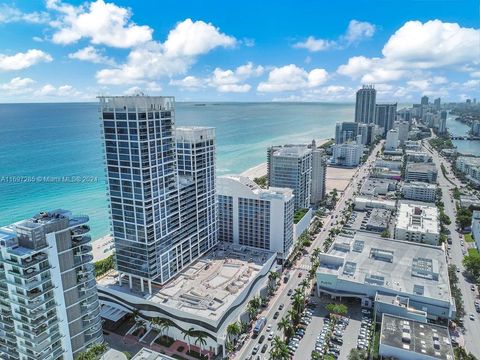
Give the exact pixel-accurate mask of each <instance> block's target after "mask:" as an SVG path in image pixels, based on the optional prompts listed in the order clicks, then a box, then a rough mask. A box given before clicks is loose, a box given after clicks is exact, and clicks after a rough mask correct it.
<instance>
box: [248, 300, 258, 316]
mask: <svg viewBox="0 0 480 360" xmlns="http://www.w3.org/2000/svg"><path fill="white" fill-rule="evenodd" d="M257 312H258V309H257V308H256V307H255V306H253V304H250V303H249V304H248V305H247V313H248V316H249V317H250V320H253V319H255V317H256V316H257Z"/></svg>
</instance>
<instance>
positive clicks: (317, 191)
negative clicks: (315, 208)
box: [310, 149, 327, 205]
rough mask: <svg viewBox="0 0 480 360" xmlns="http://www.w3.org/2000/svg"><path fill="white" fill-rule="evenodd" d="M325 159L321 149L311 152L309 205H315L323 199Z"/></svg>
mask: <svg viewBox="0 0 480 360" xmlns="http://www.w3.org/2000/svg"><path fill="white" fill-rule="evenodd" d="M326 178H327V158H326V156H325V151H324V150H323V149H315V150H313V151H312V190H311V195H310V203H311V204H314V205H317V204H318V203H320V201H322V200H323V198H324V197H325V186H326Z"/></svg>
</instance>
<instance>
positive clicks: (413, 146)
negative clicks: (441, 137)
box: [403, 140, 422, 151]
mask: <svg viewBox="0 0 480 360" xmlns="http://www.w3.org/2000/svg"><path fill="white" fill-rule="evenodd" d="M403 145H404V147H405V150H410V151H420V150H422V142H421V141H418V140H407V141H405V143H404V144H403Z"/></svg>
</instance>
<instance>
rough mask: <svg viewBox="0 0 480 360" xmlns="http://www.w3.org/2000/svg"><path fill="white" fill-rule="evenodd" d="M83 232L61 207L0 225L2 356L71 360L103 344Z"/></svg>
mask: <svg viewBox="0 0 480 360" xmlns="http://www.w3.org/2000/svg"><path fill="white" fill-rule="evenodd" d="M89 231H90V228H89V226H88V216H73V215H72V214H71V213H70V212H69V211H66V210H55V211H52V212H41V213H39V214H38V215H35V216H33V217H32V218H30V219H26V220H22V221H20V222H17V223H14V224H11V225H9V226H5V227H2V228H0V308H1V309H2V314H1V315H0V358H1V359H2V360H13V359H22V360H30V359H39V360H47V359H48V360H57V359H64V360H72V359H73V358H74V357H75V356H76V355H78V354H79V353H80V352H82V351H84V350H86V348H87V347H88V346H90V345H93V344H96V343H102V342H103V333H102V324H101V318H100V303H99V300H98V293H97V286H96V282H95V271H94V268H93V264H92V260H93V256H92V245H91V244H90V242H91V237H90V236H89V235H88V232H89ZM7 314H8V316H7Z"/></svg>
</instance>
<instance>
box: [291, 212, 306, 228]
mask: <svg viewBox="0 0 480 360" xmlns="http://www.w3.org/2000/svg"><path fill="white" fill-rule="evenodd" d="M307 212H308V209H298V210H297V211H296V212H295V214H294V215H293V222H294V223H295V224H296V223H298V222H299V221H300V220H302V218H303V217H304V216H305V214H306V213H307Z"/></svg>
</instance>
